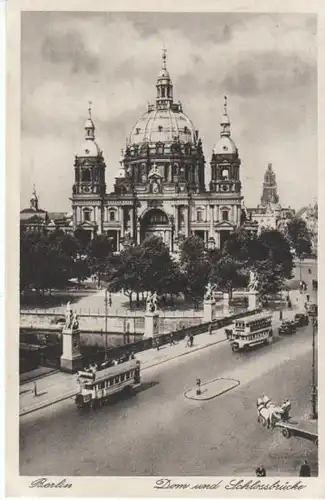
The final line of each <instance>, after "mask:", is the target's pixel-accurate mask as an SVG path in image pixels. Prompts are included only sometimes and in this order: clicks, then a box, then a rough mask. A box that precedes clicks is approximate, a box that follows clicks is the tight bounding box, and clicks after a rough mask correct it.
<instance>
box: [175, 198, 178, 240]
mask: <svg viewBox="0 0 325 500" xmlns="http://www.w3.org/2000/svg"><path fill="white" fill-rule="evenodd" d="M178 231H179V209H178V205H175V233H176V236H177V237H178Z"/></svg>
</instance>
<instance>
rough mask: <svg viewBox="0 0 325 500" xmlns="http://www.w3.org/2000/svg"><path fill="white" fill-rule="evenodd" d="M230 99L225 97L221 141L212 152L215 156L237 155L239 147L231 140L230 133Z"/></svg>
mask: <svg viewBox="0 0 325 500" xmlns="http://www.w3.org/2000/svg"><path fill="white" fill-rule="evenodd" d="M227 107H228V99H227V96H224V111H223V115H222V119H221V122H220V125H221V132H220V140H219V141H218V142H217V144H216V145H215V146H214V148H213V150H212V152H213V154H215V155H227V154H231V155H237V154H238V150H237V146H236V144H235V143H234V141H233V140H232V138H231V132H230V120H229V116H228V109H227Z"/></svg>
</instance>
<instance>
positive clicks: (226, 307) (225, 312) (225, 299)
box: [222, 292, 230, 317]
mask: <svg viewBox="0 0 325 500" xmlns="http://www.w3.org/2000/svg"><path fill="white" fill-rule="evenodd" d="M229 300H230V297H229V293H228V292H224V293H223V294H222V302H223V310H222V315H223V317H226V316H229V314H230V311H229Z"/></svg>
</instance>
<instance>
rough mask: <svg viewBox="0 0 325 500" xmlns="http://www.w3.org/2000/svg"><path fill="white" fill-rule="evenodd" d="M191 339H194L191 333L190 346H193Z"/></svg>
mask: <svg viewBox="0 0 325 500" xmlns="http://www.w3.org/2000/svg"><path fill="white" fill-rule="evenodd" d="M193 340H194V335H193V333H191V335H190V347H193Z"/></svg>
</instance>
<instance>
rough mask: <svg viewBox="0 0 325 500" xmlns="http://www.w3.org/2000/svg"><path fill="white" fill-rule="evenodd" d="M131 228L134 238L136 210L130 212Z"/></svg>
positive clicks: (132, 209)
mask: <svg viewBox="0 0 325 500" xmlns="http://www.w3.org/2000/svg"><path fill="white" fill-rule="evenodd" d="M130 227H131V238H134V208H133V207H132V208H131V210H130Z"/></svg>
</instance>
